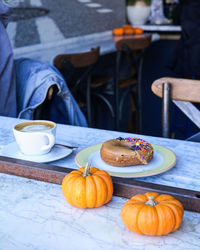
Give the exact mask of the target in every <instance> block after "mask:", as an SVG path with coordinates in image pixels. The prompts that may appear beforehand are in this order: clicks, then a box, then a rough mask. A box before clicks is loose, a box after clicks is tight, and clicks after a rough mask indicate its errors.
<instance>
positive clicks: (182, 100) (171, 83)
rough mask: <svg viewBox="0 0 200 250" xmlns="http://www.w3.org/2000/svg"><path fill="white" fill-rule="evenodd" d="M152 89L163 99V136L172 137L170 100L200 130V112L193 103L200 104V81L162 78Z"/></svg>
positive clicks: (154, 83) (155, 82)
mask: <svg viewBox="0 0 200 250" xmlns="http://www.w3.org/2000/svg"><path fill="white" fill-rule="evenodd" d="M151 89H152V91H153V93H154V94H155V95H157V96H158V97H161V98H163V104H162V135H163V137H170V105H169V104H170V100H173V103H174V104H175V105H176V106H177V107H178V108H179V109H180V110H181V111H182V112H183V113H184V114H185V115H186V116H187V117H188V118H189V119H190V120H191V121H192V122H193V123H194V124H195V125H196V126H197V127H199V128H200V111H199V110H198V109H197V108H196V106H195V105H193V104H192V103H191V102H194V103H200V81H199V80H191V79H179V78H170V77H166V78H160V79H158V80H156V81H154V82H153V84H152V86H151Z"/></svg>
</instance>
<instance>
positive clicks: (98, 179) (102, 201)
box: [92, 175, 108, 207]
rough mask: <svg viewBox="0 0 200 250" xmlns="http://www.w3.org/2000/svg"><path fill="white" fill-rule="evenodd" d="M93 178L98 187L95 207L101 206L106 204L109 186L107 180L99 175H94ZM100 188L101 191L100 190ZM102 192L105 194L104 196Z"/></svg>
mask: <svg viewBox="0 0 200 250" xmlns="http://www.w3.org/2000/svg"><path fill="white" fill-rule="evenodd" d="M92 178H93V180H94V182H95V184H96V189H97V198H96V200H97V202H96V206H95V207H100V206H102V205H104V204H105V201H106V199H107V189H108V188H107V185H106V183H105V181H104V180H103V179H102V178H101V177H100V176H99V175H92ZM99 189H100V192H98V190H99ZM102 194H104V197H103V195H102ZM100 195H101V196H100Z"/></svg>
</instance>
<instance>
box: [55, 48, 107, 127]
mask: <svg viewBox="0 0 200 250" xmlns="http://www.w3.org/2000/svg"><path fill="white" fill-rule="evenodd" d="M99 56H100V47H97V48H95V49H91V51H88V52H82V53H75V54H60V55H57V56H56V57H55V58H54V60H53V63H54V66H55V67H56V68H57V69H58V70H59V71H60V72H61V74H62V75H63V76H64V78H65V80H66V83H67V85H68V87H69V89H70V91H71V93H72V95H73V96H74V98H75V100H76V101H77V103H78V105H79V107H80V108H81V109H82V110H83V112H84V113H85V114H86V117H87V121H88V125H89V126H90V127H92V126H94V116H92V112H93V110H92V106H93V105H91V97H92V96H97V97H99V98H101V99H102V100H103V101H104V102H105V103H106V104H107V106H108V107H109V109H112V107H111V105H110V103H109V102H107V100H106V99H105V98H104V96H103V95H101V88H102V86H104V85H105V84H106V83H107V81H108V80H109V78H110V77H107V76H103V75H101V76H98V77H96V78H94V77H93V75H92V73H93V70H94V68H95V66H96V64H97V62H98V59H99Z"/></svg>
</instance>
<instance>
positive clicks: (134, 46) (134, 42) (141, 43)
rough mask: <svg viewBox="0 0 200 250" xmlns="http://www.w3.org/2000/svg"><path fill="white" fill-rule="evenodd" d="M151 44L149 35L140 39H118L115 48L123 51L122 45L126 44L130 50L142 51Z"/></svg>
mask: <svg viewBox="0 0 200 250" xmlns="http://www.w3.org/2000/svg"><path fill="white" fill-rule="evenodd" d="M150 43H151V35H146V36H141V37H130V38H129V37H127V38H123V39H120V40H119V41H117V42H116V44H115V46H116V48H117V50H120V51H121V50H123V46H124V44H126V45H127V46H128V47H129V49H131V50H143V49H146V48H147V47H149V45H150Z"/></svg>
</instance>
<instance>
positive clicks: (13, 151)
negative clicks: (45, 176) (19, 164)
mask: <svg viewBox="0 0 200 250" xmlns="http://www.w3.org/2000/svg"><path fill="white" fill-rule="evenodd" d="M71 152H72V149H69V148H65V147H63V146H60V145H55V146H54V147H53V148H52V149H51V151H50V152H49V153H47V154H44V155H39V156H30V155H24V154H23V153H21V152H20V150H19V147H18V145H17V143H16V142H12V143H10V144H8V145H6V146H5V147H3V149H2V150H1V155H2V156H6V157H11V158H16V159H20V160H25V161H34V162H38V163H45V162H51V161H56V160H59V159H62V158H64V157H66V156H68V155H69V154H71Z"/></svg>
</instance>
